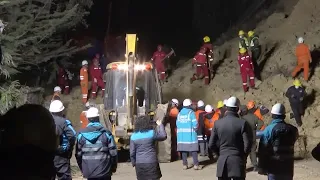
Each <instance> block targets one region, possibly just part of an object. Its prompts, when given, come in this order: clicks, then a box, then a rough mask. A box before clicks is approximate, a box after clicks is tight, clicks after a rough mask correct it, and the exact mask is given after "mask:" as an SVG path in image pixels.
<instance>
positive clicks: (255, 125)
mask: <svg viewBox="0 0 320 180" xmlns="http://www.w3.org/2000/svg"><path fill="white" fill-rule="evenodd" d="M240 111H241V118H242V119H243V120H245V121H247V122H248V124H249V125H250V127H251V130H252V139H253V141H252V142H253V143H252V148H251V152H250V160H251V164H252V165H253V171H258V161H257V153H256V150H257V140H256V132H257V130H260V129H261V127H262V126H263V121H261V120H260V119H259V118H258V117H257V116H255V115H254V114H252V113H249V112H248V108H247V106H245V105H242V106H241V108H240Z"/></svg>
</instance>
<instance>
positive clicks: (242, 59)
mask: <svg viewBox="0 0 320 180" xmlns="http://www.w3.org/2000/svg"><path fill="white" fill-rule="evenodd" d="M238 63H239V65H240V73H241V78H242V87H243V90H244V92H248V90H249V88H248V85H247V80H248V77H249V83H250V87H251V88H252V89H255V84H254V67H253V64H252V61H251V57H250V55H249V54H248V52H247V50H246V49H245V48H241V49H240V50H239V56H238Z"/></svg>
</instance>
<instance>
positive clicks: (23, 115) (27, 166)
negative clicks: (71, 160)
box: [0, 104, 58, 180]
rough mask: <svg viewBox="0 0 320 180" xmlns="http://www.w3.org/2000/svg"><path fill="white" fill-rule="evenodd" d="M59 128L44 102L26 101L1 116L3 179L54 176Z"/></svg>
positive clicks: (38, 178) (0, 166)
mask: <svg viewBox="0 0 320 180" xmlns="http://www.w3.org/2000/svg"><path fill="white" fill-rule="evenodd" d="M55 131H56V129H55V124H54V120H53V118H52V116H51V114H50V113H49V112H48V110H47V109H45V108H44V107H42V106H41V105H34V104H26V105H23V106H20V107H19V108H13V109H11V110H9V111H8V112H7V113H6V114H5V115H3V116H1V119H0V137H1V140H0V162H1V163H0V170H1V175H0V176H1V179H32V180H48V179H51V178H54V176H55V169H54V165H53V159H54V155H55V151H56V149H57V140H58V138H57V137H56V132H55Z"/></svg>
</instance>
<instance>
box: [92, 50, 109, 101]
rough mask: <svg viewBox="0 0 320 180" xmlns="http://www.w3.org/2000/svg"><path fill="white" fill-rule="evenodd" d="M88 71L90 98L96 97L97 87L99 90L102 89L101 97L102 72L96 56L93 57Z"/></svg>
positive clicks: (102, 87)
mask: <svg viewBox="0 0 320 180" xmlns="http://www.w3.org/2000/svg"><path fill="white" fill-rule="evenodd" d="M89 73H90V76H91V80H92V82H91V84H92V85H91V96H92V98H96V97H97V91H98V88H99V87H100V88H101V91H102V97H103V96H104V90H105V89H104V88H105V87H104V86H105V85H104V82H103V79H102V78H103V77H102V76H103V74H102V70H101V67H100V64H99V59H97V56H96V58H94V59H93V60H92V65H91V67H90V70H89Z"/></svg>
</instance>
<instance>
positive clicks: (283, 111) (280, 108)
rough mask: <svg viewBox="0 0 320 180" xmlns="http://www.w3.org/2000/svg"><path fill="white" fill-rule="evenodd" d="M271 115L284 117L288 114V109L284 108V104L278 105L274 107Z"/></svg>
mask: <svg viewBox="0 0 320 180" xmlns="http://www.w3.org/2000/svg"><path fill="white" fill-rule="evenodd" d="M271 114H275V115H284V114H286V108H285V107H284V105H283V104H281V103H277V104H275V105H273V106H272V109H271Z"/></svg>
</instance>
